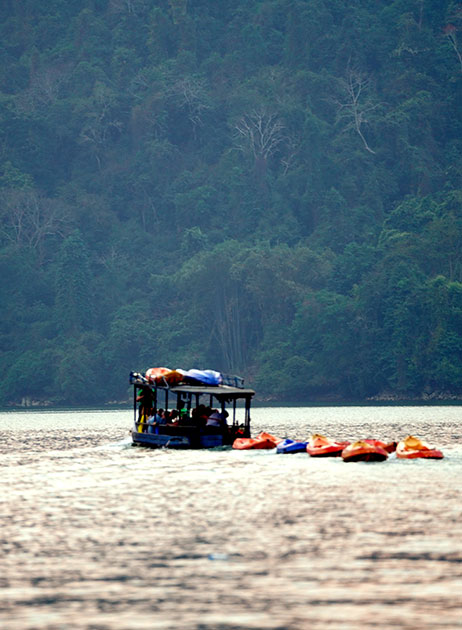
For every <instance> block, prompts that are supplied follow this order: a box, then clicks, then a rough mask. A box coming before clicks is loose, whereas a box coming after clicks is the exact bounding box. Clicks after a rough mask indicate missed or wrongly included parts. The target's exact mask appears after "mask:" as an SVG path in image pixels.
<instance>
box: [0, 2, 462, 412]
mask: <svg viewBox="0 0 462 630" xmlns="http://www.w3.org/2000/svg"><path fill="white" fill-rule="evenodd" d="M461 97H462V3H460V2H452V1H449V0H394V1H393V0H348V1H346V0H47V1H46V2H43V1H39V0H3V1H2V3H1V4H0V274H1V280H0V294H1V308H2V315H1V320H0V383H1V384H0V402H1V404H3V405H6V404H11V403H18V402H21V400H23V399H25V398H26V399H30V400H34V401H42V402H44V401H51V402H53V403H55V404H77V405H82V404H102V403H105V402H108V401H114V400H117V401H120V400H123V399H125V398H126V397H127V386H128V374H129V371H130V370H132V369H133V370H137V371H142V370H145V369H147V368H149V367H152V366H157V365H165V366H167V367H171V368H176V367H182V368H185V369H188V368H191V367H197V368H211V369H216V370H222V371H224V372H231V373H239V374H241V375H242V376H244V377H245V378H246V383H247V384H248V385H251V386H254V387H255V388H256V389H257V391H258V393H259V395H260V396H261V397H262V398H269V397H272V398H274V399H278V400H294V401H310V400H339V401H347V400H364V399H367V398H369V397H384V396H387V395H392V396H395V397H397V398H401V399H405V398H418V397H422V396H424V397H425V396H427V397H428V396H430V397H431V396H448V397H450V396H452V397H457V396H459V397H462V178H461V174H462V122H461V112H462V98H461Z"/></svg>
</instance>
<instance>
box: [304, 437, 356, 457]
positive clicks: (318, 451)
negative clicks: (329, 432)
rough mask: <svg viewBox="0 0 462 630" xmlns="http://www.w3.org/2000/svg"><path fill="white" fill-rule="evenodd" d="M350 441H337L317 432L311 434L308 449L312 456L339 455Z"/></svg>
mask: <svg viewBox="0 0 462 630" xmlns="http://www.w3.org/2000/svg"><path fill="white" fill-rule="evenodd" d="M349 443H350V442H336V441H335V440H331V439H329V438H326V437H325V436H324V435H319V434H318V433H315V434H314V435H312V436H311V438H310V440H309V442H308V444H307V446H306V450H307V452H308V453H309V455H311V457H338V456H339V455H341V454H342V451H343V449H344V448H345V447H346V446H348V444H349Z"/></svg>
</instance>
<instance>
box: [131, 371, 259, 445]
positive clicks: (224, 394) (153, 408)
mask: <svg viewBox="0 0 462 630" xmlns="http://www.w3.org/2000/svg"><path fill="white" fill-rule="evenodd" d="M130 383H131V384H132V385H133V392H134V394H133V400H134V416H135V419H134V427H133V431H132V440H133V443H134V444H137V445H142V446H150V447H154V448H155V447H160V446H168V447H170V448H211V447H215V446H223V445H230V444H232V443H233V441H234V439H235V438H236V437H250V405H251V400H252V397H253V396H254V394H255V392H254V390H253V389H248V388H244V379H242V378H241V377H239V376H228V375H224V374H221V373H220V372H215V371H213V370H182V369H176V370H170V369H168V368H150V369H149V370H147V371H146V374H145V375H142V374H140V373H138V372H131V373H130ZM239 401H242V402H243V408H239V407H240V405H239ZM227 405H228V406H230V407H231V406H232V408H230V410H229V411H228V410H227V409H226V406H227ZM241 406H242V405H241ZM239 416H242V417H241V418H240V419H239Z"/></svg>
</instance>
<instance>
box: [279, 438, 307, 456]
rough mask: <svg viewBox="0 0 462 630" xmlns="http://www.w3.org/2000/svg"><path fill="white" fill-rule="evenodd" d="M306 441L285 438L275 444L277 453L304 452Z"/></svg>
mask: <svg viewBox="0 0 462 630" xmlns="http://www.w3.org/2000/svg"><path fill="white" fill-rule="evenodd" d="M307 444H308V442H299V441H296V440H291V439H290V438H287V439H285V440H283V441H282V442H279V444H278V445H277V446H276V452H277V453H301V452H304V453H306V446H307Z"/></svg>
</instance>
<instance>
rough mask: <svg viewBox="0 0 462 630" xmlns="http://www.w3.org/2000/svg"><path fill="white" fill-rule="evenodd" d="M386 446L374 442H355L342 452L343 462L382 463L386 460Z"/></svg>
mask: <svg viewBox="0 0 462 630" xmlns="http://www.w3.org/2000/svg"><path fill="white" fill-rule="evenodd" d="M385 446H386V445H385V444H384V443H382V442H378V441H376V440H369V441H366V440H365V441H363V442H361V441H360V442H355V443H354V444H350V445H349V446H347V447H346V448H344V449H343V451H342V459H343V461H344V462H383V461H385V460H386V459H388V452H387V451H386V450H385V448H384V447H385Z"/></svg>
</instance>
